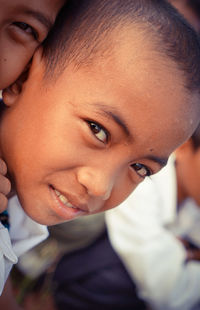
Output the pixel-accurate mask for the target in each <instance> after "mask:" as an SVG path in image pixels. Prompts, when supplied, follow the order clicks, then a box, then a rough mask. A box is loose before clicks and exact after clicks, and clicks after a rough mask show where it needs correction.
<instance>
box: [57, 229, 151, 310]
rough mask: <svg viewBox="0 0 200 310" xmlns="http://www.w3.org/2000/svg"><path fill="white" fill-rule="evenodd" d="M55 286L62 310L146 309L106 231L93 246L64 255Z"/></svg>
mask: <svg viewBox="0 0 200 310" xmlns="http://www.w3.org/2000/svg"><path fill="white" fill-rule="evenodd" d="M53 283H54V297H55V302H56V305H57V307H58V309H59V310H79V309H81V310H133V309H137V310H143V309H146V306H145V304H144V303H143V301H141V300H140V299H139V298H138V297H137V294H136V288H135V285H134V284H133V282H132V280H131V279H130V277H129V275H128V273H127V271H126V269H125V268H124V266H123V264H122V263H121V261H120V259H119V258H118V256H117V255H116V253H115V252H114V250H113V249H112V247H111V244H110V242H109V239H108V236H107V233H106V232H105V233H103V234H102V235H101V237H100V238H98V239H97V240H96V241H95V242H93V244H92V245H90V246H88V247H85V248H83V249H81V250H77V251H75V252H73V253H71V254H67V255H64V256H63V258H62V259H61V261H60V262H59V263H58V265H57V268H56V271H55V274H54V278H53Z"/></svg>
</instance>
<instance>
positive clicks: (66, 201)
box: [54, 189, 78, 209]
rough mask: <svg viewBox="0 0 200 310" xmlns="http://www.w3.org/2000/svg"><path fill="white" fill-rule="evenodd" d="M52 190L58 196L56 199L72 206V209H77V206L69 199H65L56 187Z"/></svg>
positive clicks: (69, 206)
mask: <svg viewBox="0 0 200 310" xmlns="http://www.w3.org/2000/svg"><path fill="white" fill-rule="evenodd" d="M54 192H55V194H56V196H57V197H58V199H59V200H60V201H61V202H62V203H63V204H64V205H65V206H66V207H68V208H73V209H78V208H77V207H75V206H73V205H72V204H71V203H70V202H69V200H68V199H67V197H66V196H64V195H63V194H61V193H60V192H59V191H58V190H57V189H54Z"/></svg>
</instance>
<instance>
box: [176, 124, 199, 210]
mask: <svg viewBox="0 0 200 310" xmlns="http://www.w3.org/2000/svg"><path fill="white" fill-rule="evenodd" d="M175 153H176V169H177V181H178V197H179V201H180V202H181V201H182V200H184V199H185V198H188V197H191V198H193V199H194V200H195V201H196V203H197V204H198V205H199V206H200V190H199V184H200V126H198V127H197V129H196V130H195V132H194V134H193V135H192V137H191V138H190V139H189V140H188V141H187V142H185V143H184V144H183V145H182V146H181V147H179V148H178V149H177V150H176V152H175Z"/></svg>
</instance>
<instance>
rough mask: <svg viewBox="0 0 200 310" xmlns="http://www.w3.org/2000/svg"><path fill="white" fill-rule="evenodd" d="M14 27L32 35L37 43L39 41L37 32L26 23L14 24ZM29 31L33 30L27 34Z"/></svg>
mask: <svg viewBox="0 0 200 310" xmlns="http://www.w3.org/2000/svg"><path fill="white" fill-rule="evenodd" d="M13 25H15V26H16V27H18V28H20V29H21V30H23V31H25V32H26V33H27V34H30V35H32V36H33V38H34V39H35V40H36V41H37V40H38V33H37V31H36V30H35V29H34V28H33V27H31V26H30V25H29V24H27V23H24V22H14V23H13ZM27 29H31V31H30V32H27V31H26V30H27Z"/></svg>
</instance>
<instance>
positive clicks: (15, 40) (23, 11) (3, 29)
mask: <svg viewBox="0 0 200 310" xmlns="http://www.w3.org/2000/svg"><path fill="white" fill-rule="evenodd" d="M64 2H65V1H64V0H43V1H40V0H34V1H32V0H0V7H1V10H0V46H1V48H0V89H3V88H5V87H8V86H9V85H11V84H12V83H13V82H14V81H15V80H16V79H17V78H18V76H19V75H20V74H21V73H22V72H23V70H24V68H25V67H26V65H27V64H28V63H29V61H30V59H31V57H32V56H33V53H34V52H35V50H36V48H37V47H38V46H39V45H40V44H41V42H42V41H43V40H44V39H45V38H46V36H47V34H48V32H49V30H50V28H51V27H52V25H53V23H54V21H55V18H56V15H57V13H58V11H59V10H60V8H61V7H62V5H63V4H64Z"/></svg>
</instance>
